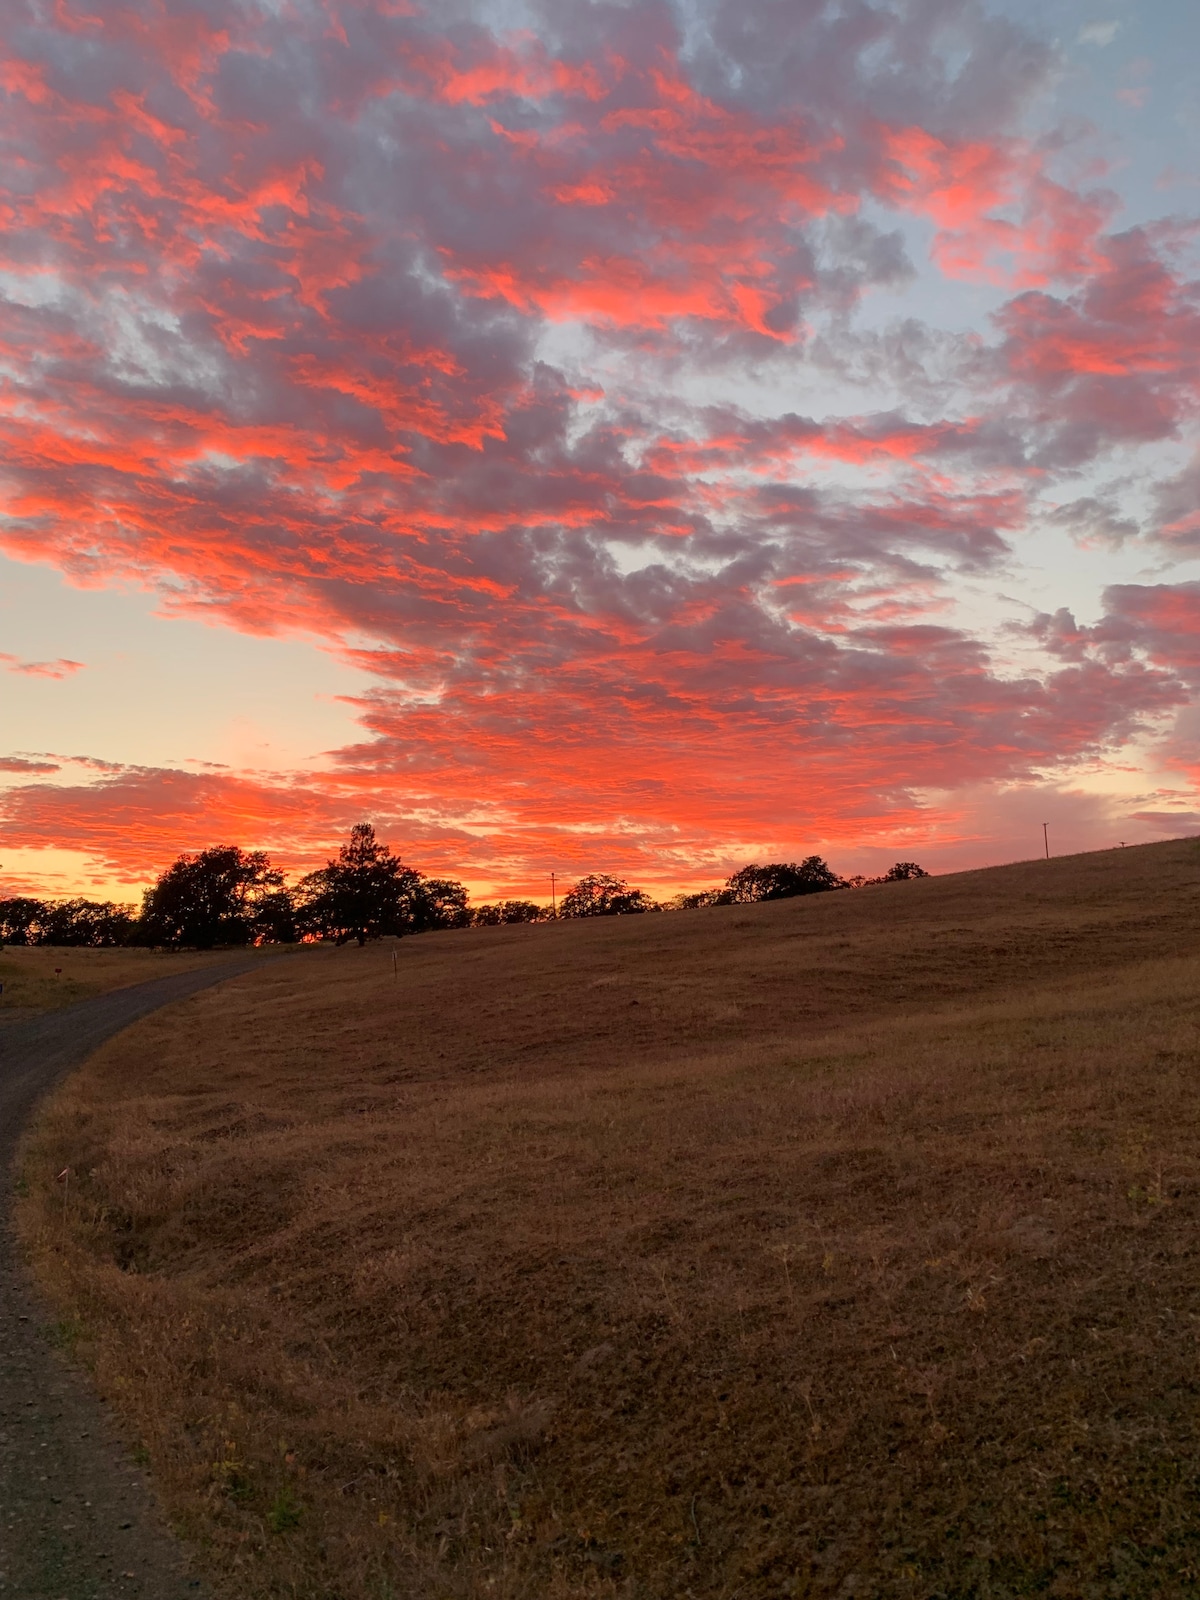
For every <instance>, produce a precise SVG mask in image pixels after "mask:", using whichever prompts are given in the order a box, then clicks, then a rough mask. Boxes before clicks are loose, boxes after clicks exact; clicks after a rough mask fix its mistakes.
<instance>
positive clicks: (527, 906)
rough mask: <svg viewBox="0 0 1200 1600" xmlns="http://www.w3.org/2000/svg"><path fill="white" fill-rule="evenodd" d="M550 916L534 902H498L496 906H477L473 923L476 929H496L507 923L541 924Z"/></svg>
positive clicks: (473, 915)
mask: <svg viewBox="0 0 1200 1600" xmlns="http://www.w3.org/2000/svg"><path fill="white" fill-rule="evenodd" d="M549 915H550V913H549V912H548V911H547V909H546V907H545V906H539V905H538V904H537V903H536V902H535V901H533V900H498V901H497V902H496V904H495V905H484V906H476V907H475V910H474V913H473V914H472V917H471V922H472V924H473V925H474V926H475V927H476V928H495V927H498V926H499V925H500V924H501V923H506V922H541V921H542V920H543V919H544V918H546V917H548V916H549Z"/></svg>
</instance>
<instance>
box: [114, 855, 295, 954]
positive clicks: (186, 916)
mask: <svg viewBox="0 0 1200 1600" xmlns="http://www.w3.org/2000/svg"><path fill="white" fill-rule="evenodd" d="M283 892H284V890H283V874H282V873H281V872H278V871H277V870H276V869H275V868H274V867H272V865H271V858H270V857H269V856H268V855H267V853H266V852H265V851H264V850H241V849H239V848H238V846H237V845H232V844H230V845H217V846H215V847H214V848H213V849H211V850H202V851H201V852H200V853H199V855H194V856H186V855H185V856H180V857H179V859H178V860H177V861H175V862H173V863H172V864H171V866H169V867H168V868H167V870H166V871H165V872H164V873H163V874H162V876H161V877H160V878H159V880H158V882H157V883H156V884H155V885H154V887H153V888H152V889H147V890H146V893H145V896H144V897H143V902H142V916H141V923H140V927H139V929H138V938H139V941H140V942H142V943H145V944H152V945H166V946H167V947H168V948H170V949H178V948H179V947H180V946H181V945H189V946H192V947H194V948H195V949H197V950H211V949H212V948H213V947H214V946H215V945H243V944H254V943H256V942H258V941H259V940H261V939H265V938H267V937H268V936H269V935H270V932H271V930H272V928H274V927H277V926H278V924H279V899H278V896H279V895H280V894H281V893H283Z"/></svg>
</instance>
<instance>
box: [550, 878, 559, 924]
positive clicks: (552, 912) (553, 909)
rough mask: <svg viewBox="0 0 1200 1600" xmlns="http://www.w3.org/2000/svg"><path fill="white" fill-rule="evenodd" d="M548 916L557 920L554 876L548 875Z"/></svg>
mask: <svg viewBox="0 0 1200 1600" xmlns="http://www.w3.org/2000/svg"><path fill="white" fill-rule="evenodd" d="M550 915H551V916H552V917H553V918H554V919H555V921H556V922H557V920H558V896H557V894H556V893H555V890H554V874H553V873H551V874H550Z"/></svg>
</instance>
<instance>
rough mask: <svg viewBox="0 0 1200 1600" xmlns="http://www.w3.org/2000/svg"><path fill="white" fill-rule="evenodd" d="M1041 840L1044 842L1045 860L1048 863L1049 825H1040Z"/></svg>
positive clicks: (1046, 823) (1044, 823) (1045, 823)
mask: <svg viewBox="0 0 1200 1600" xmlns="http://www.w3.org/2000/svg"><path fill="white" fill-rule="evenodd" d="M1042 838H1043V839H1044V840H1045V841H1046V860H1047V861H1049V859H1050V824H1049V823H1048V822H1043V823H1042Z"/></svg>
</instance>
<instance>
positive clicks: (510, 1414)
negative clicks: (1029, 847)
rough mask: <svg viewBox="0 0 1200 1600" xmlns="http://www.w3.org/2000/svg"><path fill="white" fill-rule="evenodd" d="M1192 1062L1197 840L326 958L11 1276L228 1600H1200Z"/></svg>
mask: <svg viewBox="0 0 1200 1600" xmlns="http://www.w3.org/2000/svg"><path fill="white" fill-rule="evenodd" d="M393 951H394V952H395V955H396V957H397V961H396V964H395V973H394V971H393ZM1198 1040H1200V846H1198V845H1197V844H1196V843H1194V842H1189V841H1182V842H1176V843H1170V844H1162V845H1152V846H1145V847H1139V848H1132V849H1127V850H1118V851H1113V852H1108V853H1103V854H1095V855H1087V856H1079V857H1074V858H1065V859H1059V860H1055V861H1051V862H1041V861H1039V862H1032V863H1026V864H1020V865H1017V866H1011V867H1001V868H992V869H989V870H987V871H983V872H975V873H965V874H959V875H955V876H953V877H946V878H940V879H929V880H925V881H919V882H912V883H899V884H891V885H885V886H880V887H876V888H871V889H864V890H860V891H856V892H847V893H840V894H831V895H823V896H815V897H812V898H809V899H804V900H793V901H785V902H777V903H774V904H768V905H760V906H753V907H738V906H733V907H714V908H708V909H704V910H699V911H694V912H680V913H675V914H671V915H665V916H660V917H639V918H622V919H613V920H604V921H596V922H592V923H574V924H556V925H545V926H541V925H535V926H529V927H511V928H495V929H478V930H470V931H467V932H460V933H449V934H438V935H429V936H424V937H422V938H419V939H412V940H407V941H404V942H403V943H402V944H400V945H398V946H392V945H374V946H369V947H367V948H366V949H365V950H358V949H345V950H341V951H332V950H320V951H315V952H313V953H312V954H310V955H306V956H304V957H300V958H296V959H294V960H291V961H288V962H285V963H279V964H277V965H275V964H273V965H271V966H269V967H268V968H266V970H264V971H262V972H259V973H256V974H254V975H253V976H251V977H249V978H245V979H239V980H237V981H236V982H234V983H232V984H230V985H227V986H225V987H223V988H222V989H219V990H216V991H211V992H208V993H205V994H202V995H199V996H197V997H196V998H194V999H193V1000H191V1001H189V1002H187V1004H186V1005H185V1006H182V1007H179V1008H176V1009H174V1010H172V1011H171V1012H169V1013H164V1014H162V1015H159V1016H156V1017H152V1018H150V1019H148V1020H146V1021H145V1022H143V1023H141V1024H139V1025H138V1027H137V1028H136V1029H134V1030H131V1031H130V1032H129V1033H127V1034H125V1035H124V1036H123V1037H121V1038H120V1039H118V1040H116V1041H114V1043H113V1044H112V1045H110V1046H109V1047H107V1048H106V1049H105V1050H104V1051H103V1052H102V1053H101V1054H100V1055H98V1056H97V1057H96V1058H94V1059H93V1060H92V1062H91V1063H89V1065H88V1066H87V1067H86V1068H85V1069H84V1071H83V1072H81V1073H80V1074H78V1075H77V1076H76V1077H75V1078H74V1079H73V1080H72V1081H71V1082H70V1083H69V1084H68V1085H67V1086H66V1087H65V1088H64V1090H63V1091H61V1092H60V1094H59V1095H58V1096H57V1097H56V1099H55V1100H54V1101H53V1102H52V1103H51V1105H50V1106H49V1108H48V1110H47V1112H46V1114H45V1115H44V1116H43V1118H42V1120H41V1122H40V1124H39V1126H38V1128H37V1129H36V1130H35V1133H34V1135H33V1137H32V1138H31V1139H30V1140H29V1141H28V1142H27V1146H26V1150H25V1157H24V1171H25V1177H26V1180H27V1184H28V1191H29V1192H28V1196H27V1198H26V1199H25V1200H24V1201H23V1202H22V1205H23V1210H22V1217H21V1225H22V1227H23V1230H24V1233H25V1236H26V1238H27V1239H28V1241H29V1243H30V1246H31V1249H32V1251H33V1256H34V1260H35V1263H36V1266H37V1269H38V1271H39V1272H40V1273H41V1275H42V1277H43V1280H44V1281H45V1283H46V1284H47V1286H48V1287H49V1289H50V1291H51V1292H52V1294H54V1295H55V1297H56V1298H57V1299H58V1301H59V1304H60V1306H61V1308H62V1314H63V1317H64V1321H65V1322H66V1324H67V1325H68V1326H69V1327H70V1328H71V1329H72V1330H74V1332H75V1334H76V1335H77V1336H78V1342H79V1348H80V1349H81V1351H82V1352H83V1353H84V1355H85V1356H86V1358H87V1359H88V1360H89V1361H91V1362H92V1363H93V1364H94V1365H95V1368H96V1371H97V1374H98V1377H99V1379H100V1381H101V1383H102V1385H103V1386H104V1389H105V1391H106V1392H107V1393H108V1394H110V1395H111V1396H112V1397H113V1398H114V1400H115V1401H116V1402H117V1404H118V1405H119V1406H120V1407H121V1408H122V1410H123V1412H124V1415H125V1416H126V1418H127V1420H128V1424H129V1427H130V1429H131V1431H132V1432H133V1434H134V1435H136V1437H137V1438H138V1439H139V1440H140V1441H141V1442H142V1445H143V1447H144V1448H145V1450H146V1451H147V1452H148V1454H149V1458H150V1461H151V1463H152V1465H153V1468H154V1470H155V1472H156V1474H157V1478H158V1482H159V1484H160V1486H161V1488H162V1492H163V1494H164V1497H165V1499H166V1501H167V1503H168V1505H169V1507H170V1509H171V1512H172V1514H173V1516H174V1517H175V1519H176V1520H177V1522H179V1523H180V1524H181V1525H182V1526H183V1527H184V1528H185V1530H186V1531H188V1532H189V1533H190V1534H191V1535H192V1536H193V1537H195V1538H196V1539H198V1540H199V1541H200V1542H201V1543H202V1544H203V1545H204V1546H205V1548H206V1550H207V1560H208V1563H209V1566H210V1569H211V1571H212V1573H213V1574H214V1577H215V1579H216V1581H217V1583H218V1584H219V1585H220V1586H221V1587H222V1591H223V1592H224V1593H226V1594H228V1595H230V1596H237V1597H239V1600H246V1597H250V1596H260V1595H261V1596H266V1595H271V1596H284V1595H287V1596H305V1597H313V1600H316V1597H318V1596H319V1597H322V1600H333V1597H338V1600H343V1597H344V1600H367V1597H371V1600H386V1597H401V1596H403V1597H409V1596H413V1597H416V1596H420V1597H421V1600H435V1597H436V1600H441V1597H445V1600H451V1597H471V1600H475V1597H484V1596H488V1597H504V1600H517V1597H522V1600H524V1597H529V1596H537V1597H548V1600H568V1597H571V1600H575V1597H584V1596H588V1597H592V1596H595V1597H602V1596H603V1597H612V1600H618V1597H619V1600H660V1597H661V1600H668V1597H671V1600H673V1597H676V1596H681V1597H682V1596H693V1597H696V1600H699V1597H705V1600H751V1597H764V1600H766V1597H772V1600H774V1597H777V1596H785V1595H786V1596H809V1595H832V1596H851V1595H854V1596H865V1595H872V1596H874V1595H879V1596H904V1597H927V1600H933V1597H935V1596H945V1597H950V1596H954V1597H965V1596H976V1595H977V1596H981V1597H983V1596H987V1597H993V1600H999V1597H1007V1596H1017V1595H1054V1596H1079V1597H1081V1600H1082V1597H1084V1596H1087V1597H1089V1600H1090V1597H1093V1596H1097V1597H1100V1596H1103V1597H1108V1596H1112V1597H1121V1600H1125V1597H1139V1596H1146V1597H1150V1596H1154V1597H1156V1600H1157V1597H1169V1596H1180V1597H1182V1596H1194V1595H1195V1594H1196V1593H1197V1592H1200V1522H1198V1519H1197V1517H1196V1509H1195V1508H1196V1503H1197V1500H1196V1496H1197V1492H1198V1490H1200V1367H1198V1365H1197V1356H1198V1354H1200V1349H1198V1344H1197V1335H1198V1332H1200V1270H1198V1269H1200V1240H1198V1236H1197V1229H1196V1223H1197V1219H1198V1215H1200V1200H1198V1188H1197V1183H1198V1180H1200V1117H1198V1115H1197V1112H1198V1111H1200V1087H1198V1068H1200V1044H1198ZM66 1165H70V1166H71V1167H72V1168H73V1170H74V1172H75V1173H76V1174H77V1181H73V1183H72V1187H71V1193H70V1199H69V1207H68V1211H67V1214H66V1221H65V1223H64V1209H63V1196H62V1191H61V1189H60V1188H57V1187H56V1186H55V1184H54V1182H53V1176H52V1175H53V1174H54V1173H56V1172H59V1171H61V1169H62V1168H63V1167H64V1166H66Z"/></svg>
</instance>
